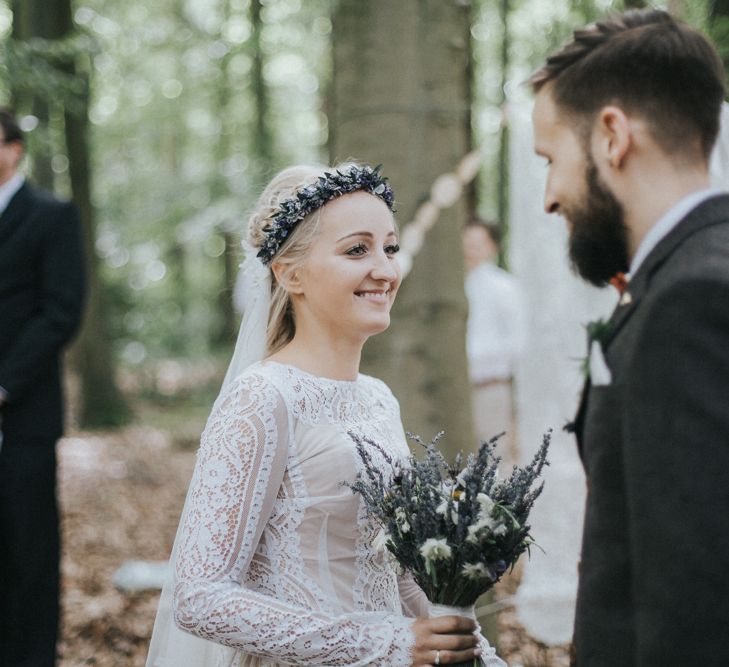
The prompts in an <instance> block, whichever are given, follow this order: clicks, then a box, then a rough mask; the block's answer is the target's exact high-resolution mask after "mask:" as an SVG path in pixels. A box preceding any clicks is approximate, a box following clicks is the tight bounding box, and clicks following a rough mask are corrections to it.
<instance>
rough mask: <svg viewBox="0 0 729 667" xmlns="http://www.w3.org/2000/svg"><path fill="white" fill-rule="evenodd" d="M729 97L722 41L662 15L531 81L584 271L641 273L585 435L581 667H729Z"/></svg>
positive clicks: (584, 413) (539, 127) (641, 17)
mask: <svg viewBox="0 0 729 667" xmlns="http://www.w3.org/2000/svg"><path fill="white" fill-rule="evenodd" d="M723 82H724V72H723V69H722V65H721V62H720V60H719V58H718V57H717V54H716V52H715V50H714V49H713V47H712V46H711V45H710V44H709V42H708V41H707V40H706V39H705V38H704V37H703V36H702V35H700V34H699V33H698V32H696V31H694V30H693V29H691V28H689V27H688V26H686V25H685V24H683V23H681V22H679V21H677V20H676V19H674V18H673V17H671V16H670V15H669V14H667V13H666V12H663V11H658V10H641V11H635V12H627V13H625V14H623V15H620V16H617V17H615V18H611V19H608V20H605V21H601V22H598V23H597V24H595V25H593V26H589V27H587V28H585V29H583V30H578V31H576V32H575V34H574V38H573V41H571V42H570V43H569V44H568V45H566V46H565V47H564V48H563V49H562V50H561V51H559V52H557V53H556V54H554V55H553V56H551V57H550V58H549V59H548V60H547V62H546V64H545V65H544V67H542V68H541V69H540V70H539V71H538V72H536V73H535V74H534V75H533V76H532V79H531V84H532V87H533V89H534V91H535V93H536V99H535V107H534V118H533V120H534V132H535V150H536V152H537V153H538V154H539V155H541V156H543V157H545V158H546V159H547V161H548V176H547V185H546V192H545V208H546V210H547V211H548V212H551V213H559V214H561V215H563V216H564V218H565V219H566V221H567V225H568V228H569V237H570V239H569V246H570V256H571V259H572V262H573V265H574V267H575V268H576V270H577V271H578V273H580V275H582V276H583V277H584V278H585V279H587V280H588V281H590V282H592V283H594V284H596V285H604V284H606V283H607V282H608V281H610V279H611V277H613V276H614V275H615V274H617V273H619V272H624V273H627V274H628V276H627V278H628V282H627V287H626V289H625V291H624V292H623V294H622V296H621V297H620V300H619V304H618V306H617V308H616V310H615V312H614V314H613V315H612V317H611V319H610V320H609V322H607V323H605V324H603V325H601V326H597V327H592V328H591V330H592V331H593V333H594V340H593V341H592V343H591V345H590V355H589V368H590V373H589V378H588V380H587V383H586V387H585V392H584V395H583V400H582V405H581V408H580V411H579V413H578V416H577V419H576V422H575V424H574V425H573V426H574V429H575V431H576V435H577V440H578V444H579V447H580V454H581V457H582V461H583V463H584V467H585V471H586V474H587V483H588V494H587V505H586V515H585V526H584V535H583V546H582V560H581V565H580V581H579V589H578V596H577V598H578V599H577V610H576V620H575V636H574V646H575V653H576V664H577V665H578V667H674V666H675V667H678V666H680V667H689V666H691V667H693V666H694V665H695V666H696V667H699V666H701V667H710V666H717V667H719V666H721V667H726V666H727V665H729V630H728V629H729V196H727V195H726V194H723V193H722V192H721V191H717V190H713V189H711V188H710V187H709V175H708V166H707V162H708V158H709V154H710V152H711V149H712V146H713V144H714V141H715V139H716V136H717V133H718V129H719V113H720V108H721V104H722V100H723V98H724V83H723Z"/></svg>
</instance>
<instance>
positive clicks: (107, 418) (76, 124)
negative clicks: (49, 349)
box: [14, 0, 127, 427]
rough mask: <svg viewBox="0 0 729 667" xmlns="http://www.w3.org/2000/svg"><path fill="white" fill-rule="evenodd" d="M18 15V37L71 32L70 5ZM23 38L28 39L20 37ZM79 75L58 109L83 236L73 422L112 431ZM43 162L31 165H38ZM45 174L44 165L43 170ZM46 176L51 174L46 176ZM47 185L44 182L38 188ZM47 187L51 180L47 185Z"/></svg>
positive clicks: (119, 401) (113, 393) (117, 410)
mask: <svg viewBox="0 0 729 667" xmlns="http://www.w3.org/2000/svg"><path fill="white" fill-rule="evenodd" d="M16 7H17V9H18V11H19V13H18V14H16V15H14V19H15V18H17V19H19V23H18V25H19V26H20V31H21V33H25V31H26V30H31V33H30V34H32V35H33V36H37V37H43V38H45V39H61V38H64V37H67V36H69V35H70V34H71V33H72V31H73V21H72V18H71V16H72V13H71V12H72V10H71V2H70V0H53V1H52V2H51V1H49V0H22V2H18V3H16ZM25 35H26V37H27V36H29V34H28V33H25ZM56 65H57V67H58V68H59V69H61V70H63V71H66V72H71V73H74V72H75V71H76V64H75V63H74V62H65V63H63V62H59V63H56ZM79 76H83V77H84V79H85V86H84V91H85V92H84V94H83V98H82V99H80V100H78V101H79V102H80V107H81V111H80V112H71V111H69V110H68V109H66V108H64V109H62V111H63V116H64V121H65V137H66V148H67V152H68V159H69V176H70V181H71V191H72V194H73V200H74V202H75V204H76V206H77V208H78V211H79V217H80V220H81V226H82V231H83V237H84V246H85V254H86V263H87V273H88V298H87V306H86V314H85V317H84V324H83V325H82V328H81V332H80V334H79V338H78V341H77V343H76V344H75V346H74V348H73V354H72V356H73V359H74V361H75V363H76V366H77V368H78V371H79V375H80V377H81V397H80V398H81V401H80V402H81V406H80V415H79V421H80V423H81V425H82V426H93V427H98V426H114V425H118V424H119V423H121V422H122V421H123V420H124V418H125V417H126V416H127V408H126V404H125V403H124V400H123V398H122V396H121V393H120V392H119V390H118V388H117V386H116V384H115V382H114V372H113V363H112V351H111V344H110V341H109V337H108V335H107V333H106V321H105V318H104V307H103V291H102V288H101V285H100V280H99V273H98V260H97V258H96V250H95V231H94V211H93V206H92V203H91V170H90V167H89V150H88V141H87V125H88V120H87V108H88V97H89V91H88V85H89V81H88V73H87V72H86V71H85V72H83V73H82V74H79ZM50 102H51V101H49V100H45V99H42V98H38V97H36V99H35V100H34V108H35V109H38V108H39V109H41V110H45V112H46V113H45V116H46V118H48V113H47V112H48V109H49V108H50ZM43 163H44V160H41V161H39V162H36V167H37V165H39V164H40V165H43ZM48 169H49V172H50V166H48ZM42 173H43V171H42V170H41V171H39V170H38V169H37V168H36V169H34V180H35V181H36V182H38V180H39V174H40V175H41V179H40V180H41V181H42V180H43V179H42ZM50 173H51V175H52V172H50ZM40 184H41V185H45V186H48V185H49V184H48V183H43V182H41V183H40ZM50 184H51V185H52V180H51V183H50Z"/></svg>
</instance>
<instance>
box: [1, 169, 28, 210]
mask: <svg viewBox="0 0 729 667" xmlns="http://www.w3.org/2000/svg"><path fill="white" fill-rule="evenodd" d="M23 183H25V176H23V174H20V173H17V172H16V173H15V174H13V175H12V176H11V177H10V178H9V179H8V180H7V181H5V183H3V184H2V185H0V215H1V214H2V213H4V212H5V209H6V208H7V207H8V204H9V203H10V200H11V199H12V198H13V197H14V196H15V193H16V192H17V191H18V190H20V188H21V186H22V185H23Z"/></svg>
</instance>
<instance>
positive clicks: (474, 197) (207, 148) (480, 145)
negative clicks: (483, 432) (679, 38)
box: [0, 0, 729, 447]
mask: <svg viewBox="0 0 729 667" xmlns="http://www.w3.org/2000/svg"><path fill="white" fill-rule="evenodd" d="M644 4H645V3H643V2H641V1H639V0H637V1H633V2H619V1H613V2H611V1H609V0H561V1H559V2H558V1H553V2H545V1H544V0H473V1H472V2H469V1H467V0H447V1H445V2H443V1H442V0H406V1H404V2H388V1H387V0H368V1H367V2H355V1H353V0H340V1H332V0H159V1H157V2H154V3H149V2H142V1H141V0H140V1H137V0H128V1H127V2H124V3H118V2H112V1H110V0H75V1H72V0H14V2H11V3H8V2H0V37H1V38H2V44H3V50H2V60H1V61H0V73H1V74H2V76H1V77H0V85H1V86H2V87H1V88H0V101H3V102H5V103H7V104H11V105H12V106H14V107H15V108H16V110H17V112H18V114H19V116H20V117H21V119H22V124H23V127H24V129H26V130H27V132H28V158H27V159H26V163H25V171H26V172H27V173H28V174H29V176H30V178H31V179H32V180H33V181H34V182H35V183H36V184H38V185H40V186H42V187H45V188H48V189H52V190H55V191H56V192H57V193H58V194H60V195H61V196H65V197H71V198H73V199H74V200H75V201H76V203H77V205H78V206H79V208H80V209H81V213H82V220H83V223H84V228H85V235H86V245H87V252H88V257H89V264H90V272H89V273H90V279H91V295H90V299H89V304H88V310H87V316H86V321H85V326H84V328H83V331H82V332H81V335H80V337H79V339H78V342H77V343H76V345H75V347H74V349H73V350H72V354H71V367H72V368H73V369H75V371H76V377H77V378H78V379H79V382H78V383H77V384H76V385H75V386H76V387H77V396H78V400H77V401H75V403H74V404H75V405H76V406H77V408H78V409H77V410H76V414H75V420H76V422H77V423H78V424H79V425H80V426H81V427H85V428H86V427H109V426H112V427H113V426H116V425H120V424H122V423H124V422H125V421H128V420H129V419H130V418H133V415H134V410H135V401H136V400H137V399H138V398H140V397H143V396H155V395H157V396H159V395H162V396H165V395H168V394H170V393H175V392H176V391H177V390H178V389H179V388H180V387H181V386H187V387H188V389H190V390H195V391H197V390H199V389H202V388H203V387H204V386H205V385H206V381H205V378H208V382H209V383H212V385H215V383H216V378H217V376H219V374H220V372H221V369H224V367H225V363H226V360H227V357H228V355H229V352H230V349H231V346H232V344H233V342H234V339H235V334H236V331H237V328H238V318H239V315H238V314H237V313H236V312H235V309H234V307H233V299H232V295H233V288H234V284H235V279H236V274H237V268H238V265H239V263H240V260H241V257H240V240H241V238H242V237H243V236H244V234H245V224H246V215H247V212H248V211H249V210H250V208H251V207H252V205H253V203H254V201H255V199H256V197H257V195H258V193H259V192H260V190H261V188H262V186H263V185H264V184H265V183H266V181H267V180H268V179H269V178H270V177H271V175H272V174H273V173H275V171H276V170H278V169H280V168H282V167H285V166H287V165H290V164H293V163H299V162H324V163H329V162H330V161H332V162H334V161H336V160H342V159H346V158H349V157H354V158H358V159H363V160H365V161H370V162H373V163H375V164H377V163H382V164H383V165H384V171H385V172H386V173H387V174H388V175H389V176H390V178H391V181H392V183H393V185H394V186H395V189H396V193H397V196H398V202H397V203H398V217H399V222H400V225H401V226H406V224H407V221H408V220H410V219H412V217H413V215H414V214H415V212H416V209H417V207H418V206H419V205H422V203H423V202H424V201H426V200H427V199H428V196H429V191H430V188H431V185H432V183H433V182H434V181H435V179H436V178H437V177H438V176H440V175H442V174H445V173H448V172H452V171H453V170H454V169H456V167H457V165H458V163H459V161H460V160H461V158H462V157H463V156H464V155H466V154H467V153H468V152H469V151H471V150H473V149H476V150H477V152H478V155H479V157H480V159H481V169H480V171H479V174H478V177H477V178H476V180H475V181H474V182H473V183H472V184H471V185H470V186H468V187H467V190H466V192H465V194H464V196H463V197H462V198H461V199H460V200H459V202H458V203H457V204H456V205H455V206H452V207H450V208H448V209H445V210H443V211H442V212H440V215H439V218H440V220H439V222H438V224H437V226H436V228H435V229H434V230H433V232H432V233H431V234H430V235H429V236H428V238H427V239H426V242H425V247H424V250H423V251H422V252H421V253H420V255H419V256H418V257H417V258H416V260H415V264H414V267H413V271H412V273H411V275H410V277H409V278H408V280H407V281H406V284H405V286H404V289H403V291H402V292H401V295H400V297H399V301H398V304H397V306H396V309H395V312H394V324H393V327H392V328H391V330H390V331H389V332H388V333H387V334H386V335H385V336H381V337H378V338H377V339H374V340H373V341H372V342H371V344H370V345H369V346H368V354H367V356H366V359H365V370H368V371H370V372H374V373H375V374H377V375H379V376H381V377H383V378H384V379H385V380H387V381H389V382H390V384H391V385H392V387H393V389H394V391H395V393H396V395H398V396H401V400H403V401H404V411H403V412H404V415H405V417H406V423H408V428H410V429H411V430H415V431H419V432H423V433H428V434H430V433H433V432H435V431H437V430H439V429H441V428H445V429H446V430H447V432H448V433H449V434H450V435H451V438H452V440H453V442H454V443H465V442H469V441H470V439H471V437H470V428H469V427H468V426H467V424H470V413H469V407H468V406H469V401H468V400H467V391H468V387H467V386H466V377H467V376H466V372H465V363H466V362H465V353H464V349H463V345H462V344H461V341H462V340H463V335H462V334H463V329H464V327H465V317H466V304H465V298H464V296H463V289H462V283H463V279H462V277H463V268H462V261H461V258H460V241H459V235H460V226H461V225H462V223H463V222H464V221H465V220H466V219H468V218H469V217H470V216H472V215H475V214H478V215H481V216H482V217H485V218H488V219H492V220H496V221H498V222H499V223H500V224H502V225H503V226H504V227H506V226H507V225H508V175H507V174H508V138H509V136H508V130H509V128H508V107H509V104H510V103H512V102H514V101H519V100H523V99H525V98H526V97H527V96H528V93H527V90H526V89H525V88H524V87H523V86H521V85H520V84H521V83H522V82H523V81H524V79H525V78H526V77H527V76H528V74H529V73H530V71H532V69H533V68H534V67H535V66H536V65H538V64H539V62H540V61H541V60H542V59H543V58H544V57H545V55H546V54H547V53H548V52H549V51H550V50H552V49H553V48H555V47H556V46H557V45H559V44H560V43H562V42H563V41H564V40H565V39H566V37H567V36H568V35H569V33H570V32H571V30H572V29H573V28H574V27H575V26H577V25H580V24H583V23H585V22H587V21H591V20H594V19H596V18H597V17H599V16H600V15H602V14H604V13H606V12H609V11H612V10H621V9H623V8H625V7H627V6H643V5H644ZM658 5H660V6H667V8H669V9H670V10H672V11H674V12H676V13H677V14H679V15H681V16H683V17H684V18H685V19H686V20H688V21H689V22H691V23H692V24H694V25H697V26H698V27H700V28H701V29H703V30H705V31H707V32H708V33H709V34H710V35H711V36H712V37H713V38H714V40H715V42H716V43H717V44H718V45H719V47H720V49H721V50H722V53H723V55H725V56H726V55H727V54H729V39H727V36H729V0H673V1H672V2H668V3H658ZM505 256H506V255H505V254H504V257H505ZM216 369H217V370H216ZM216 372H217V375H216ZM204 402H205V399H203V403H204ZM454 446H455V445H454ZM458 446H459V447H460V446H463V444H459V445H458Z"/></svg>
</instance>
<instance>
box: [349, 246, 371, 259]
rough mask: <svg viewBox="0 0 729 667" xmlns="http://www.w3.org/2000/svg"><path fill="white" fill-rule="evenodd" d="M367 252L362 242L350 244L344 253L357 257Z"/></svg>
mask: <svg viewBox="0 0 729 667" xmlns="http://www.w3.org/2000/svg"><path fill="white" fill-rule="evenodd" d="M366 252H367V247H366V246H365V244H364V243H358V244H357V245H355V246H352V247H351V248H350V249H349V250H347V251H346V252H345V255H350V256H352V257H358V256H361V255H364V254H365V253H366Z"/></svg>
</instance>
